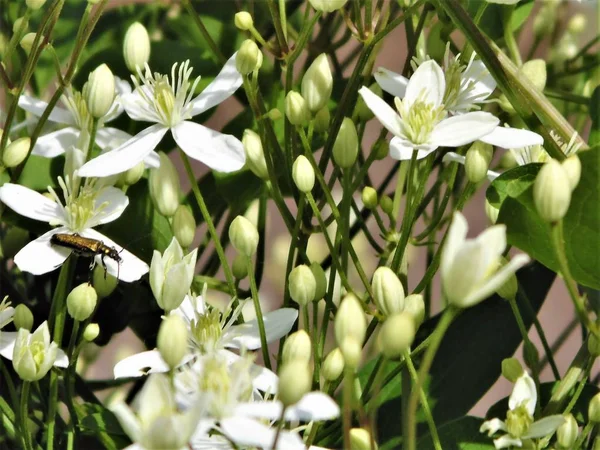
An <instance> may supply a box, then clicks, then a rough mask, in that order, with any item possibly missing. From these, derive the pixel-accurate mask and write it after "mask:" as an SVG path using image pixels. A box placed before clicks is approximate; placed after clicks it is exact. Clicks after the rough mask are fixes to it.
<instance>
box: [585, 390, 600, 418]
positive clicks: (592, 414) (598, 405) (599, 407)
mask: <svg viewBox="0 0 600 450" xmlns="http://www.w3.org/2000/svg"><path fill="white" fill-rule="evenodd" d="M588 420H589V421H590V422H594V423H598V422H600V394H596V395H594V396H593V397H592V399H591V400H590V404H589V406H588Z"/></svg>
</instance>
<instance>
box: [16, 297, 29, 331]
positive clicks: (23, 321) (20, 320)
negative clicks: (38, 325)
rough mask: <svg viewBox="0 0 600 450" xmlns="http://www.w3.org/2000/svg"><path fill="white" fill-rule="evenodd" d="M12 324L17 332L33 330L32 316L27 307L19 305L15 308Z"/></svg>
mask: <svg viewBox="0 0 600 450" xmlns="http://www.w3.org/2000/svg"><path fill="white" fill-rule="evenodd" d="M13 322H14V324H15V328H16V329H17V330H19V328H25V329H26V330H30V331H31V328H33V314H32V312H31V310H30V309H29V308H28V307H27V305H24V304H22V303H21V304H19V305H17V306H15V315H14V316H13Z"/></svg>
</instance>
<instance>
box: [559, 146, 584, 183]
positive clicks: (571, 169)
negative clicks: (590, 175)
mask: <svg viewBox="0 0 600 450" xmlns="http://www.w3.org/2000/svg"><path fill="white" fill-rule="evenodd" d="M561 165H562V167H563V169H564V171H565V173H566V174H567V178H568V179H569V186H570V187H571V191H573V190H574V189H575V188H576V187H577V185H578V184H579V180H580V179H581V161H580V160H579V156H577V155H571V156H569V157H568V158H567V159H565V160H564V161H563V162H561Z"/></svg>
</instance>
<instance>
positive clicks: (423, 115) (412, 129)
mask: <svg viewBox="0 0 600 450" xmlns="http://www.w3.org/2000/svg"><path fill="white" fill-rule="evenodd" d="M421 97H422V96H421ZM395 103H396V109H397V110H398V113H399V114H400V117H401V118H402V121H401V122H400V126H401V127H402V131H403V133H404V136H405V137H406V138H407V139H408V140H409V141H410V142H412V143H413V144H417V145H420V144H426V143H427V142H428V141H429V137H430V135H431V132H432V131H433V129H434V128H435V126H436V124H437V123H438V122H439V121H440V120H442V119H443V118H444V116H445V114H446V112H445V111H444V107H443V106H438V107H435V106H434V105H433V103H425V102H424V101H423V100H422V99H417V100H415V101H414V102H413V103H409V102H407V101H406V100H400V99H399V98H396V99H395Z"/></svg>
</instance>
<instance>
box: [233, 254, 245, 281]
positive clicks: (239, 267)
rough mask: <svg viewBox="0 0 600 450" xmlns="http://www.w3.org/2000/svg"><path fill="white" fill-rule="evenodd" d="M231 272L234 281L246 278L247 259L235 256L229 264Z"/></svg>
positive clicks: (238, 255) (242, 256)
mask: <svg viewBox="0 0 600 450" xmlns="http://www.w3.org/2000/svg"><path fill="white" fill-rule="evenodd" d="M231 272H232V273H233V276H234V277H235V279H236V280H243V279H244V278H246V277H247V276H248V257H247V256H244V255H240V254H237V255H236V256H235V258H234V259H233V263H232V264H231Z"/></svg>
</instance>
